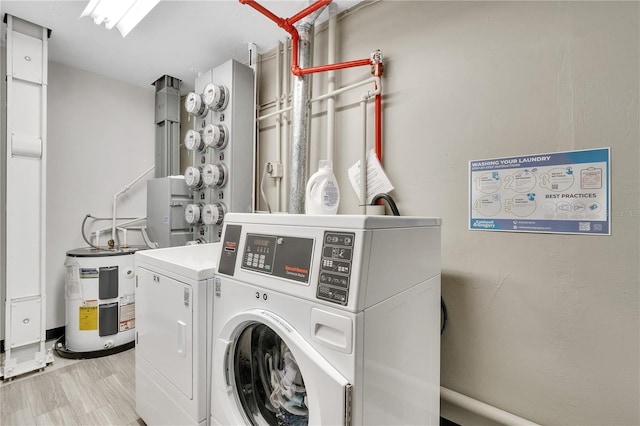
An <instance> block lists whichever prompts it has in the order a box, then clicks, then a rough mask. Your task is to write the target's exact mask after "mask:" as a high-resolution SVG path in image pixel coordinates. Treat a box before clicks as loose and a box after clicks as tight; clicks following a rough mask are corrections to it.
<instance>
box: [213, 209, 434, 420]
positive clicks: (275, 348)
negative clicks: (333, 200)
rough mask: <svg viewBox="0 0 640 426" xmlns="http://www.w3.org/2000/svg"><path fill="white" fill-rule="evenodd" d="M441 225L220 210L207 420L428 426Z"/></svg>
mask: <svg viewBox="0 0 640 426" xmlns="http://www.w3.org/2000/svg"><path fill="white" fill-rule="evenodd" d="M440 223H441V222H440V219H433V218H418V217H391V216H350V215H337V216H335V215H323V216H309V215H286V214H279V215H278V214H273V215H251V214H232V213H230V214H228V215H227V216H226V217H225V227H224V237H223V243H222V244H223V245H222V252H221V255H220V262H219V267H218V274H217V275H216V277H215V278H214V281H215V296H214V313H213V338H214V348H213V367H212V370H213V372H212V374H213V375H212V399H211V401H212V402H211V423H212V424H214V425H240V424H247V425H307V424H312V425H351V424H354V425H393V424H402V425H409V424H421V425H425V424H433V425H437V424H439V421H440V418H439V414H440V413H439V407H440V390H439V389H440V388H439V386H440Z"/></svg>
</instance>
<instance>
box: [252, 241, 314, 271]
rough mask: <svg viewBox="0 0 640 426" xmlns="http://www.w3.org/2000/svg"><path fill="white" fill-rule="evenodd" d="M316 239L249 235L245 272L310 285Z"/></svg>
mask: <svg viewBox="0 0 640 426" xmlns="http://www.w3.org/2000/svg"><path fill="white" fill-rule="evenodd" d="M313 242H314V240H313V238H298V237H289V236H284V235H262V234H249V233H248V234H247V236H246V240H245V247H244V254H243V257H242V266H241V267H242V269H249V270H251V271H255V272H261V273H263V274H269V275H273V276H276V277H280V278H286V279H289V280H293V281H297V282H301V283H308V282H309V275H310V269H311V256H312V255H313Z"/></svg>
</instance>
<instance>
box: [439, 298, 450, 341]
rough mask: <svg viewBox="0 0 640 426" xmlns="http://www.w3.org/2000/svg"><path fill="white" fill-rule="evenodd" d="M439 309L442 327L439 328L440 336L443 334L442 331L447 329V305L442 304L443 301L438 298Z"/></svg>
mask: <svg viewBox="0 0 640 426" xmlns="http://www.w3.org/2000/svg"><path fill="white" fill-rule="evenodd" d="M440 309H442V326H441V327H440V334H443V333H444V329H445V328H447V318H448V315H447V305H445V304H444V299H443V298H442V296H440Z"/></svg>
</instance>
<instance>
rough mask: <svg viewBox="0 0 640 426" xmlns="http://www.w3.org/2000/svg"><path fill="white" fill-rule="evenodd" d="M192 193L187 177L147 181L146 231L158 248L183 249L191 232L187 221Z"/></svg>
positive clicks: (189, 238)
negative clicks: (185, 210) (185, 216)
mask: <svg viewBox="0 0 640 426" xmlns="http://www.w3.org/2000/svg"><path fill="white" fill-rule="evenodd" d="M190 203H192V194H190V192H189V188H187V184H186V183H185V181H184V176H167V177H163V178H156V179H149V180H148V181H147V232H148V234H149V239H150V240H151V241H152V242H154V243H155V244H156V246H157V247H158V248H164V247H176V246H183V245H185V244H186V243H187V241H190V240H191V237H192V233H193V231H192V229H191V225H190V224H189V223H187V221H186V220H185V218H184V209H185V207H186V206H187V205H188V204H190Z"/></svg>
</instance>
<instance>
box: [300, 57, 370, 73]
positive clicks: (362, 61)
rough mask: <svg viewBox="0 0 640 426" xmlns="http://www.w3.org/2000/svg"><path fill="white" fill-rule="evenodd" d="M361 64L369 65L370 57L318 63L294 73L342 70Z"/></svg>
mask: <svg viewBox="0 0 640 426" xmlns="http://www.w3.org/2000/svg"><path fill="white" fill-rule="evenodd" d="M363 65H371V59H369V58H366V59H358V60H355V61H347V62H339V63H337V64H328V65H318V66H317V67H308V68H299V67H298V72H299V74H296V73H295V72H294V74H295V75H304V74H313V73H316V72H325V71H334V70H342V69H345V68H353V67H361V66H363Z"/></svg>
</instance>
